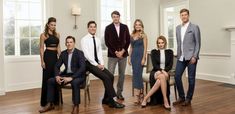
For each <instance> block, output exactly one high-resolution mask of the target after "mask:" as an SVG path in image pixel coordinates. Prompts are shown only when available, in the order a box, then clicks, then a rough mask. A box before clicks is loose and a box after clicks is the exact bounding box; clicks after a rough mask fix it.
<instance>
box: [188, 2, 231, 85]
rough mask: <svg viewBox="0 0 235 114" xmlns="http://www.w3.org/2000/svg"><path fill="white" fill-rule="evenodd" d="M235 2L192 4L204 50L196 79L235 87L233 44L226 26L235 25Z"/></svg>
mask: <svg viewBox="0 0 235 114" xmlns="http://www.w3.org/2000/svg"><path fill="white" fill-rule="evenodd" d="M234 4H235V1H234V0H223V1H221V0H190V1H189V9H190V13H191V21H192V22H194V23H196V24H198V25H199V26H200V29H201V35H202V47H201V55H200V57H201V58H200V61H199V64H198V70H197V72H198V73H197V74H198V75H197V76H198V78H201V79H206V80H214V81H219V82H226V83H233V84H235V80H234V79H235V77H234V73H235V68H234V64H235V62H234V59H235V57H234V51H235V48H234V40H232V39H231V38H230V36H231V35H230V32H228V31H225V27H226V26H234V25H235V15H234V10H235V7H234Z"/></svg>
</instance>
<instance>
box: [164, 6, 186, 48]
mask: <svg viewBox="0 0 235 114" xmlns="http://www.w3.org/2000/svg"><path fill="white" fill-rule="evenodd" d="M182 8H187V3H186V2H180V3H168V4H167V5H163V7H161V13H162V14H161V17H162V18H161V19H162V21H161V34H163V35H164V36H166V38H168V39H167V40H168V48H171V49H173V50H174V51H175V52H176V49H177V47H176V46H177V41H176V26H177V25H179V24H181V20H180V14H179V12H180V10H181V9H182Z"/></svg>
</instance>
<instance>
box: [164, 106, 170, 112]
mask: <svg viewBox="0 0 235 114" xmlns="http://www.w3.org/2000/svg"><path fill="white" fill-rule="evenodd" d="M163 107H164V108H165V109H166V110H168V111H171V107H166V106H165V105H163Z"/></svg>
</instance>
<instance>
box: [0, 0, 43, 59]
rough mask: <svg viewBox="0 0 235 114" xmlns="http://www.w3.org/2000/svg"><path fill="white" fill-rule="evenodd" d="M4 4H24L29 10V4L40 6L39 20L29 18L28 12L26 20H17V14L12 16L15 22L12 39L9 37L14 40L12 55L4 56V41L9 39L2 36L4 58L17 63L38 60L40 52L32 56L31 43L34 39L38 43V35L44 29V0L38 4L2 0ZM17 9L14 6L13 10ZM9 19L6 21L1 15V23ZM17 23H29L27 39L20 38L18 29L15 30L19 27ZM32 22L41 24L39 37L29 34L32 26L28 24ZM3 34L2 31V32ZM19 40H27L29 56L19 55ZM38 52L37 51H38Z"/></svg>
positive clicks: (26, 1) (27, 1)
mask: <svg viewBox="0 0 235 114" xmlns="http://www.w3.org/2000/svg"><path fill="white" fill-rule="evenodd" d="M5 2H13V4H14V5H15V4H18V3H26V4H27V5H28V8H30V4H35V3H36V4H37V3H38V4H40V6H39V7H41V18H39V19H32V18H31V17H30V11H28V12H27V13H28V14H29V15H28V18H25V19H20V18H17V12H16V13H15V14H14V22H15V25H14V36H13V37H11V39H14V47H15V49H14V55H6V53H5V40H6V39H10V37H8V36H5V35H4V34H3V49H4V57H5V58H9V59H13V58H14V59H15V58H16V59H18V60H19V61H21V60H24V61H25V60H29V59H30V58H32V59H30V60H35V58H38V56H39V55H40V52H39V53H38V54H32V47H31V46H32V44H31V43H32V41H33V40H34V39H38V40H39V41H40V34H41V32H42V31H43V29H44V23H45V16H46V12H45V11H46V9H45V2H46V1H45V0H40V3H39V2H35V1H30V0H25V1H17V0H3V4H5ZM16 8H17V5H15V6H14V9H16ZM4 10H5V9H4V8H3V12H4ZM8 20H9V19H6V18H5V16H4V13H3V22H6V21H8ZM18 21H25V22H27V23H29V24H28V26H27V27H29V28H28V30H29V33H28V34H29V36H27V37H24V38H22V37H21V36H20V34H19V33H20V29H17V28H18V27H19V25H18V24H17V22H18ZM34 21H37V22H38V23H40V24H41V27H40V29H41V30H40V33H39V36H31V35H32V34H31V32H32V31H31V30H32V27H33V26H32V25H33V24H30V23H32V22H34ZM4 29H5V24H3V30H4ZM3 32H4V31H3ZM21 39H27V40H28V41H29V52H28V53H29V54H28V55H21V53H20V51H21V49H20V48H21V47H20V45H21V43H20V40H21ZM38 50H39V49H38ZM18 60H17V61H18ZM36 60H38V59H36ZM13 61H15V60H13Z"/></svg>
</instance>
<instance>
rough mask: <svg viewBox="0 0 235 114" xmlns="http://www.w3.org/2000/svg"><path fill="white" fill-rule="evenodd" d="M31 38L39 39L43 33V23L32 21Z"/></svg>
mask: <svg viewBox="0 0 235 114" xmlns="http://www.w3.org/2000/svg"><path fill="white" fill-rule="evenodd" d="M30 27H31V37H38V38H39V36H40V33H41V22H40V21H31V23H30Z"/></svg>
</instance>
